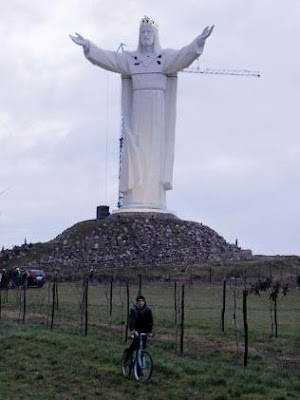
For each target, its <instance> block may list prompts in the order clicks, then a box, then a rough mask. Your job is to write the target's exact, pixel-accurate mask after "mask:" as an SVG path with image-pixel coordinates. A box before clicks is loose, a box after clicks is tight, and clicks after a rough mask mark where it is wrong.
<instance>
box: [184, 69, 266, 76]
mask: <svg viewBox="0 0 300 400" xmlns="http://www.w3.org/2000/svg"><path fill="white" fill-rule="evenodd" d="M181 72H187V73H190V74H191V73H192V74H210V75H236V76H254V77H256V78H260V72H259V71H250V70H248V69H225V68H222V69H218V68H205V69H200V68H199V67H189V68H184V69H183V70H182V71H181Z"/></svg>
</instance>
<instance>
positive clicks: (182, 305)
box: [180, 285, 184, 353]
mask: <svg viewBox="0 0 300 400" xmlns="http://www.w3.org/2000/svg"><path fill="white" fill-rule="evenodd" d="M183 336H184V285H182V287H181V332H180V353H183Z"/></svg>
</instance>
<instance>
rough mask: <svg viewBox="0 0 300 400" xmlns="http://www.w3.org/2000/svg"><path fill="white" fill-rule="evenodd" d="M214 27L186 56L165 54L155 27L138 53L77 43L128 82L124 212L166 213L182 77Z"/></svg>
mask: <svg viewBox="0 0 300 400" xmlns="http://www.w3.org/2000/svg"><path fill="white" fill-rule="evenodd" d="M212 30H213V26H212V27H206V28H205V29H204V30H203V32H202V34H201V35H199V36H198V37H196V39H195V40H193V42H192V43H191V44H189V45H188V46H185V47H183V48H182V49H181V50H172V49H166V50H162V49H161V46H160V43H159V39H158V29H157V26H156V24H155V22H154V21H153V20H152V19H150V18H148V17H144V18H143V19H142V21H141V25H140V32H139V44H138V48H137V50H136V51H133V52H131V51H124V52H123V53H118V52H116V51H109V50H103V49H101V48H99V47H97V46H95V45H94V44H93V43H92V42H90V41H89V40H86V39H84V38H83V37H82V36H81V35H79V34H76V36H71V35H70V37H71V39H72V40H73V41H74V42H75V43H76V44H78V45H80V46H82V47H83V49H84V54H85V56H86V58H87V59H88V60H89V61H91V62H92V63H93V64H95V65H97V66H99V67H101V68H104V69H107V70H109V71H113V72H118V73H120V74H121V76H122V113H123V119H124V121H123V122H124V139H123V144H124V148H123V149H124V150H123V158H122V168H121V176H120V188H119V189H120V192H121V193H122V194H123V205H122V207H121V210H120V211H130V210H133V209H136V210H140V211H149V210H152V211H160V212H166V209H167V208H166V191H167V190H170V189H172V177H173V164H174V139H175V119H176V90H177V72H178V71H181V70H182V69H184V68H186V67H188V66H189V65H190V64H191V63H192V62H193V61H194V60H195V59H197V58H198V57H199V55H201V54H202V52H203V48H204V45H205V40H206V39H207V38H208V37H209V36H210V34H211V32H212Z"/></svg>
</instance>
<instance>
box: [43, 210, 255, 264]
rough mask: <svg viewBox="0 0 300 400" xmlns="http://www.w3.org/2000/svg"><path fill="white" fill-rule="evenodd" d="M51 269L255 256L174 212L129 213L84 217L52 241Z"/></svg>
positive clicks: (217, 259)
mask: <svg viewBox="0 0 300 400" xmlns="http://www.w3.org/2000/svg"><path fill="white" fill-rule="evenodd" d="M50 243H51V244H52V246H53V250H52V252H51V253H50V254H49V255H47V256H45V257H44V258H43V259H42V260H41V261H42V262H43V263H44V265H45V266H47V267H49V269H50V268H67V269H69V268H70V269H73V268H75V269H86V268H90V267H91V266H93V267H96V268H101V267H110V266H111V267H122V266H131V265H152V264H155V265H170V264H173V265H187V264H195V263H202V262H220V261H223V262H225V261H239V260H249V259H251V258H252V254H251V251H250V250H242V249H241V248H239V247H238V246H236V245H234V244H229V243H227V242H226V240H225V239H224V238H222V237H221V236H220V235H218V234H217V232H215V231H214V230H212V229H211V228H209V227H207V226H205V225H202V224H200V223H197V222H192V221H184V220H181V219H179V218H177V217H175V216H174V215H172V214H157V213H153V214H150V213H149V214H148V213H147V214H145V213H126V214H125V213H124V214H113V215H111V216H109V217H108V218H106V219H104V220H92V221H84V222H80V223H78V224H76V225H74V226H72V227H71V228H69V229H67V230H66V231H64V232H63V233H62V234H61V235H59V236H57V237H56V238H55V239H54V240H53V241H51V242H50Z"/></svg>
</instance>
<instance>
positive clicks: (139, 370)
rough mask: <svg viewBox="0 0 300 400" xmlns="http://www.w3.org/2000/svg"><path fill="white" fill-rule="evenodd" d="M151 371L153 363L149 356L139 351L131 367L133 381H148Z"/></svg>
mask: <svg viewBox="0 0 300 400" xmlns="http://www.w3.org/2000/svg"><path fill="white" fill-rule="evenodd" d="M152 370H153V361H152V357H151V355H150V354H149V353H148V352H147V351H144V350H140V352H139V354H137V356H136V358H135V361H134V366H133V373H134V377H135V379H137V380H138V381H142V382H146V381H148V380H149V379H150V378H151V375H152Z"/></svg>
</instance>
